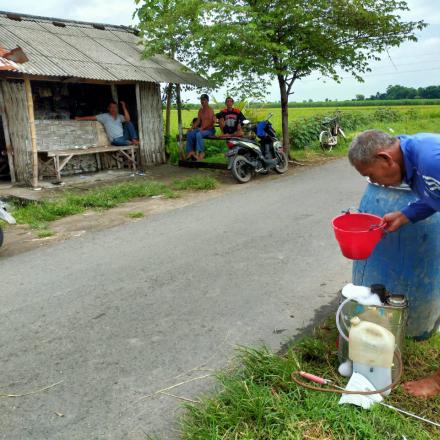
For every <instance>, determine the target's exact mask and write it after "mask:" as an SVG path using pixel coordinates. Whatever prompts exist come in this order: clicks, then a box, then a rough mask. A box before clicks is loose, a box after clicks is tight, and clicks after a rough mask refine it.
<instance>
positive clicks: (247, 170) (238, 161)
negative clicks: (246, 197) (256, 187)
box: [231, 154, 252, 183]
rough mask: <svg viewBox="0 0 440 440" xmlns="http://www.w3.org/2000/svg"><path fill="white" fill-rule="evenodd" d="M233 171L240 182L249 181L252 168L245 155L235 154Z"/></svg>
mask: <svg viewBox="0 0 440 440" xmlns="http://www.w3.org/2000/svg"><path fill="white" fill-rule="evenodd" d="M231 172H232V175H233V176H234V178H235V179H236V180H237V181H238V182H239V183H247V182H249V180H251V177H252V168H251V167H250V166H249V164H248V163H247V162H246V160H245V157H244V156H241V155H240V154H238V155H237V156H235V158H234V162H232V168H231Z"/></svg>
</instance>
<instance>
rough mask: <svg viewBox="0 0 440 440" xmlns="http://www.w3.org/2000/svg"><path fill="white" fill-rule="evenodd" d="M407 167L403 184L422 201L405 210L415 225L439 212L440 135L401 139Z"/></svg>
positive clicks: (428, 134) (422, 135)
mask: <svg viewBox="0 0 440 440" xmlns="http://www.w3.org/2000/svg"><path fill="white" fill-rule="evenodd" d="M398 138H399V139H400V148H401V150H402V153H403V160H404V164H405V174H404V181H405V182H406V183H407V184H408V185H409V186H410V187H411V189H412V190H413V192H414V193H416V194H417V195H418V197H419V200H417V201H416V202H414V203H410V204H409V205H408V206H407V207H406V208H404V209H402V212H403V214H405V215H406V217H408V218H409V219H410V220H411V221H412V222H417V221H419V220H423V219H425V218H426V217H429V216H430V215H432V214H434V213H435V212H436V211H440V134H433V133H418V134H416V135H414V136H405V135H402V136H398Z"/></svg>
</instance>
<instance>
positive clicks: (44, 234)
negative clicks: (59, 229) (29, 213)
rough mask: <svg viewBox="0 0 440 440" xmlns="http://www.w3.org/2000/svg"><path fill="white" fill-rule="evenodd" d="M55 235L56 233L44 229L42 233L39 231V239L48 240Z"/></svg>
mask: <svg viewBox="0 0 440 440" xmlns="http://www.w3.org/2000/svg"><path fill="white" fill-rule="evenodd" d="M53 235H55V232H53V231H51V230H50V229H42V230H41V231H38V234H37V237H38V238H48V237H52V236H53Z"/></svg>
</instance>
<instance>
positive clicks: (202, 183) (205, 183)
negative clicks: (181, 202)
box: [172, 176, 219, 191]
mask: <svg viewBox="0 0 440 440" xmlns="http://www.w3.org/2000/svg"><path fill="white" fill-rule="evenodd" d="M218 185H219V183H218V181H217V180H216V179H214V178H213V177H209V176H192V177H188V178H186V179H178V180H175V181H174V182H173V185H172V187H173V188H174V189H176V190H180V191H182V190H196V191H207V190H212V189H216V188H217V187H218Z"/></svg>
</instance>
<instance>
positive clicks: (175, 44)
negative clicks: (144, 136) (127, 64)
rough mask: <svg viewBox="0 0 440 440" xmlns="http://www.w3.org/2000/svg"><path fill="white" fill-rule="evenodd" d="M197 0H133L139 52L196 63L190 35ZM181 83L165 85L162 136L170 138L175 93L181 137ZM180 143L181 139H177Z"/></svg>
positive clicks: (195, 20)
mask: <svg viewBox="0 0 440 440" xmlns="http://www.w3.org/2000/svg"><path fill="white" fill-rule="evenodd" d="M200 3H201V0H197V1H196V0H135V4H136V5H137V6H138V8H137V9H136V11H135V13H134V15H136V16H137V17H138V19H139V25H138V28H139V30H140V32H141V36H142V39H143V42H144V52H143V55H144V56H145V57H146V58H149V57H151V56H153V55H157V54H163V55H167V56H169V57H170V58H173V59H176V60H178V61H181V62H183V63H189V62H190V61H191V62H192V64H196V63H197V56H196V55H197V54H196V53H195V51H194V50H193V47H192V41H193V39H192V36H193V34H194V31H195V27H196V26H198V13H199V6H200ZM180 94H181V86H180V84H176V85H174V84H171V83H170V84H168V85H167V87H166V118H165V139H166V140H167V142H168V141H169V138H170V114H171V113H170V110H171V103H172V99H173V96H175V99H176V104H177V110H178V115H177V117H178V125H179V136H180V140H182V139H181V137H182V114H181V107H182V102H181V95H180ZM180 143H181V142H180Z"/></svg>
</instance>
